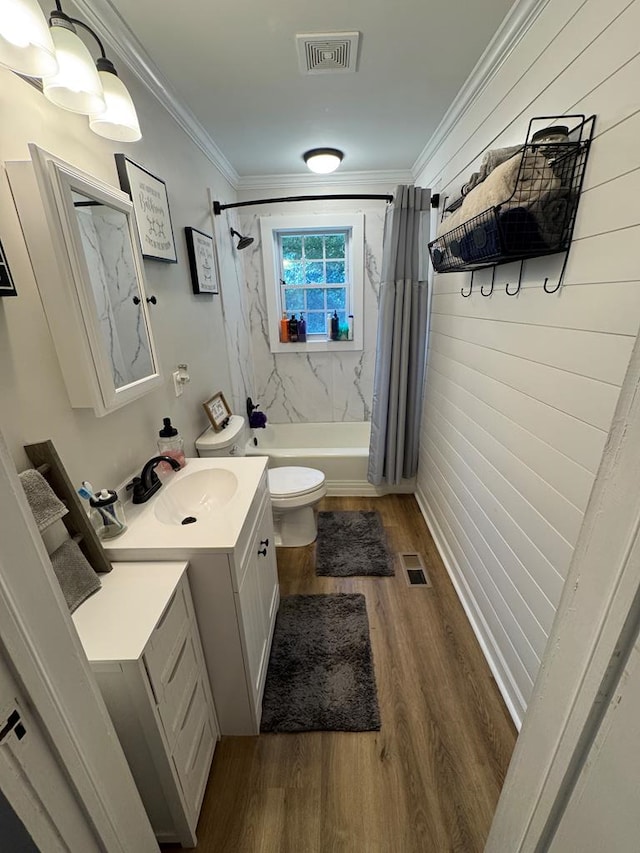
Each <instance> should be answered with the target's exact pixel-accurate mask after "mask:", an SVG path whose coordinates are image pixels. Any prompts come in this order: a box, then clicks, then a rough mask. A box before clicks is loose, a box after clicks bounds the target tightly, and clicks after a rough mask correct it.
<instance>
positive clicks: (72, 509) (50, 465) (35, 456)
mask: <svg viewBox="0 0 640 853" xmlns="http://www.w3.org/2000/svg"><path fill="white" fill-rule="evenodd" d="M24 449H25V451H26V454H27V456H28V457H29V459H30V460H31V462H32V463H33V466H34V467H35V468H36V470H37V471H38V472H39V473H40V474H42V476H43V477H44V478H45V480H46V481H47V482H48V483H49V485H50V486H51V488H52V489H53V491H54V492H55V494H56V495H57V497H58V498H59V499H60V500H61V501H62V503H63V504H64V505H65V506H66V508H67V509H68V510H69V511H68V512H67V514H66V515H64V516H63V517H62V523H63V524H64V526H65V527H66V528H67V532H68V533H69V536H70V537H71V538H72V539H73V540H74V542H76V543H77V544H78V545H79V546H80V550H81V551H82V553H83V554H84V556H85V557H86V558H87V560H88V561H89V564H90V565H91V567H92V568H93V570H94V571H95V572H101V573H104V572H110V571H111V568H112V566H111V563H110V562H109V560H108V559H107V557H106V554H105V553H104V549H103V547H102V545H101V543H100V540H99V539H98V535H97V533H96V532H95V530H94V529H93V527H92V526H91V523H90V521H89V518H88V516H87V514H86V512H85V511H84V508H83V506H82V503H81V502H80V498H79V497H78V494H77V492H76V490H75V489H74V487H73V483H72V482H71V480H70V479H69V475H68V474H67V472H66V470H65V467H64V465H63V464H62V460H61V459H60V457H59V456H58V452H57V450H56V449H55V447H54V444H53V442H52V441H51V440H50V439H47V441H40V442H38V443H36V444H25V446H24Z"/></svg>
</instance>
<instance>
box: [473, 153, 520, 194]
mask: <svg viewBox="0 0 640 853" xmlns="http://www.w3.org/2000/svg"><path fill="white" fill-rule="evenodd" d="M520 151H522V145H510V146H509V147H508V148H491V149H490V150H489V151H487V152H486V154H485V155H484V157H483V158H482V163H481V164H480V168H479V169H478V171H477V172H474V173H473V174H472V175H471V177H470V178H469V180H468V181H467V183H466V184H464V185H463V186H462V189H461V193H462V195H468V194H469V193H470V192H471V190H473V189H475V188H476V187H477V186H478V184H481V183H482V182H483V181H484V180H486V179H487V178H488V177H489V175H490V174H491V172H493V170H494V169H497V168H498V166H500V165H502V163H504V162H505V160H510V159H511V157H513V156H514V154H518V153H519V152H520Z"/></svg>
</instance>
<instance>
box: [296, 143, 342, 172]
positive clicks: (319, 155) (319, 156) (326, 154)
mask: <svg viewBox="0 0 640 853" xmlns="http://www.w3.org/2000/svg"><path fill="white" fill-rule="evenodd" d="M343 157H344V154H343V153H342V151H339V150H338V149H337V148H312V149H311V150H310V151H305V153H304V154H303V155H302V159H303V160H304V162H305V163H306V164H307V166H308V168H309V169H311V171H312V172H317V173H318V174H319V175H328V174H329V172H335V170H336V169H337V168H338V166H339V165H340V163H342V158H343Z"/></svg>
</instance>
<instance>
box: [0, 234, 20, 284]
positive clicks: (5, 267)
mask: <svg viewBox="0 0 640 853" xmlns="http://www.w3.org/2000/svg"><path fill="white" fill-rule="evenodd" d="M17 295H18V292H17V290H16V287H15V285H14V283H13V278H12V277H11V270H10V269H9V264H8V262H7V258H6V256H5V253H4V249H3V248H2V243H0V296H17Z"/></svg>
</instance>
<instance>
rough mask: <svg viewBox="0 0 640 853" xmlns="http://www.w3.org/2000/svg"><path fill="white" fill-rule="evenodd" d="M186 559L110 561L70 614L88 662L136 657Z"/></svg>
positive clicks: (158, 616)
mask: <svg viewBox="0 0 640 853" xmlns="http://www.w3.org/2000/svg"><path fill="white" fill-rule="evenodd" d="M186 570H187V563H185V562H182V563H164V562H163V563H114V564H113V570H112V571H110V572H109V573H108V574H103V575H101V576H100V580H101V581H102V587H101V588H100V589H99V590H98V591H97V592H95V593H94V594H93V595H92V596H91V597H90V598H88V599H87V600H86V601H84V602H83V603H82V604H81V605H80V607H78V609H77V610H76V611H75V612H74V614H73V615H72V617H71V618H72V619H73V623H74V625H75V626H76V630H77V632H78V636H79V637H80V641H81V642H82V645H83V647H84V650H85V653H86V655H87V657H88V658H89V660H90V661H94V662H96V661H112V660H138V658H139V657H140V656H141V655H142V652H143V650H144V647H145V645H146V644H147V642H148V640H149V637H150V636H151V632H152V631H153V629H154V628H155V626H156V624H157V622H158V620H159V619H160V617H161V616H162V613H163V611H164V610H165V608H166V606H167V602H168V601H169V600H170V598H171V596H172V594H173V591H174V590H175V588H176V586H177V585H178V583H179V582H180V578H181V577H182V575H183V574H184V573H185V572H186Z"/></svg>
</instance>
